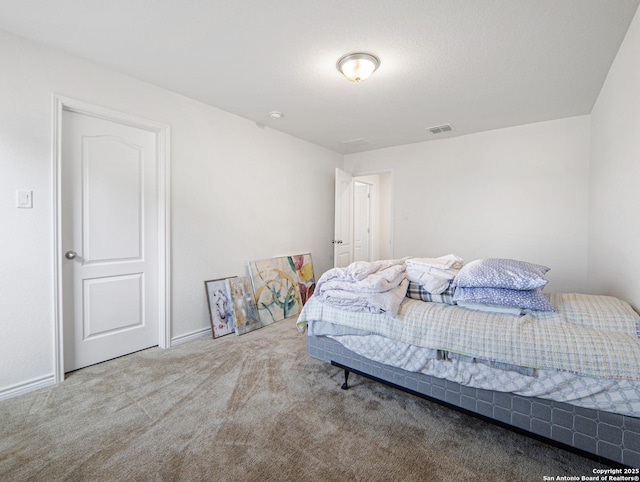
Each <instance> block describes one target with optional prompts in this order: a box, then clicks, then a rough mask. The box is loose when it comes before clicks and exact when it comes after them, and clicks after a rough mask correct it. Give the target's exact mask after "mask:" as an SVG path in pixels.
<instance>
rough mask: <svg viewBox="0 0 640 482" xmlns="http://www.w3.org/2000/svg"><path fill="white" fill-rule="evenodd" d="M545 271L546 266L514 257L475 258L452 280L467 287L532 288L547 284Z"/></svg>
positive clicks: (547, 269)
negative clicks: (517, 259)
mask: <svg viewBox="0 0 640 482" xmlns="http://www.w3.org/2000/svg"><path fill="white" fill-rule="evenodd" d="M547 271H549V268H547V267H546V266H542V265H539V264H533V263H525V262H524V261H516V260H515V259H502V258H489V259H477V260H475V261H471V262H470V263H467V264H466V265H464V266H463V267H462V269H461V270H460V272H459V273H458V274H457V275H456V277H455V279H454V281H453V282H454V284H455V285H456V286H464V287H467V288H505V289H509V290H534V289H537V288H542V287H543V286H544V285H546V284H547V282H548V281H547V279H546V278H545V277H544V275H545V274H546V272H547Z"/></svg>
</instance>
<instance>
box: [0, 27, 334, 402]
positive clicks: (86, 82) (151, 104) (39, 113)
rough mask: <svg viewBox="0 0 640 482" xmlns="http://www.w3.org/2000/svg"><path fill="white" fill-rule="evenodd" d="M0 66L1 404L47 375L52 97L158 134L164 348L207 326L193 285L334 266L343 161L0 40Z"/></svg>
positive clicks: (70, 60) (200, 287) (10, 39)
mask: <svg viewBox="0 0 640 482" xmlns="http://www.w3.org/2000/svg"><path fill="white" fill-rule="evenodd" d="M0 65H2V66H3V69H2V70H3V72H2V75H0V220H1V229H0V330H1V332H0V333H1V335H0V397H1V396H2V394H3V392H4V393H8V392H15V391H16V390H20V389H21V387H23V386H27V385H29V384H30V383H36V382H38V381H46V380H50V379H51V377H52V375H53V371H54V366H53V346H54V339H53V338H54V313H53V279H52V278H53V238H52V229H53V217H52V213H53V206H52V182H53V181H52V154H51V115H52V114H51V110H52V98H51V97H52V93H57V94H61V95H64V96H67V97H72V98H76V99H79V100H83V101H86V102H89V103H94V104H97V105H100V106H104V107H107V108H110V109H114V110H119V111H122V112H126V113H129V114H132V115H135V116H138V117H142V118H147V119H150V120H153V121H156V122H160V123H164V124H168V125H170V127H171V163H172V165H171V180H172V186H171V217H172V222H173V226H172V231H171V238H172V239H171V242H172V253H171V254H172V263H171V269H172V274H173V279H172V288H171V292H172V303H173V305H172V330H171V335H172V337H173V339H174V340H180V339H184V337H185V336H187V337H188V336H189V335H190V334H194V333H196V334H197V333H199V332H202V330H206V329H208V328H209V318H208V314H207V307H206V300H205V294H204V284H203V281H204V280H206V279H212V278H219V277H224V276H231V275H245V274H246V273H247V271H246V264H247V262H248V261H249V260H252V259H261V258H267V257H271V256H275V255H280V254H294V253H302V252H311V253H312V255H313V261H314V264H315V267H316V271H317V272H322V271H324V270H326V269H329V268H330V267H331V266H332V265H333V251H332V245H331V244H330V240H331V238H332V233H333V190H334V184H333V178H334V169H335V167H341V166H342V163H343V156H342V155H339V154H336V153H334V152H332V151H329V150H326V149H323V148H320V147H317V146H314V145H312V144H309V143H307V142H304V141H301V140H299V139H296V138H293V137H290V136H287V135H285V134H282V133H279V132H276V131H274V130H272V129H268V128H261V127H259V126H258V125H256V124H255V123H253V122H250V121H248V120H245V119H242V118H239V117H236V116H233V115H231V114H228V113H226V112H223V111H220V110H218V109H215V108H212V107H209V106H206V105H204V104H201V103H198V102H195V101H193V100H190V99H187V98H185V97H183V96H180V95H177V94H173V93H171V92H168V91H166V90H163V89H160V88H157V87H154V86H152V85H149V84H146V83H144V82H140V81H138V80H135V79H132V78H130V77H127V76H124V75H121V74H119V73H116V72H114V71H110V70H108V69H105V68H103V67H100V66H97V65H95V64H93V63H90V62H86V61H83V60H81V59H78V58H74V57H70V56H67V55H64V54H61V53H59V52H56V51H53V50H50V49H48V48H44V47H41V46H38V45H36V44H33V43H30V42H26V41H24V40H21V39H19V38H17V37H14V36H12V35H8V34H5V33H1V32H0ZM17 189H27V190H33V192H34V198H33V199H34V208H33V209H16V208H15V191H16V190H17Z"/></svg>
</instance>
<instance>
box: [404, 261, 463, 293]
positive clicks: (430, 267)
mask: <svg viewBox="0 0 640 482" xmlns="http://www.w3.org/2000/svg"><path fill="white" fill-rule="evenodd" d="M405 263H406V265H407V269H406V276H407V278H409V281H413V282H414V283H417V284H419V285H421V286H422V287H423V288H424V290H425V291H428V292H429V293H431V294H434V295H439V294H442V293H444V292H445V291H446V290H447V289H448V288H449V285H450V284H451V281H452V280H453V278H455V276H456V275H457V274H458V271H460V268H462V264H463V260H462V258H460V257H459V256H456V255H455V254H448V255H446V256H440V257H439V258H409V259H407V260H406V261H405Z"/></svg>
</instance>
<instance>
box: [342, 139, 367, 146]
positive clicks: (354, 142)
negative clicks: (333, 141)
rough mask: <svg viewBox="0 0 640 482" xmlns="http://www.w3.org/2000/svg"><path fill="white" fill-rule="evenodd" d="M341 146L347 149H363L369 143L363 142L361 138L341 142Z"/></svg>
mask: <svg viewBox="0 0 640 482" xmlns="http://www.w3.org/2000/svg"><path fill="white" fill-rule="evenodd" d="M342 144H343V145H345V146H348V147H363V146H368V145H370V143H369V141H366V140H364V139H363V138H362V137H358V138H357V139H350V140H348V141H342Z"/></svg>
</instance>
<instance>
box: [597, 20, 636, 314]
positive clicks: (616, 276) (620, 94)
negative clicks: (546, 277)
mask: <svg viewBox="0 0 640 482" xmlns="http://www.w3.org/2000/svg"><path fill="white" fill-rule="evenodd" d="M591 135H592V137H591V171H590V184H589V188H590V203H589V287H590V290H591V291H593V292H599V293H605V294H610V295H615V296H618V297H620V298H623V299H625V300H627V301H629V302H630V303H631V304H632V305H633V306H634V308H635V309H636V310H640V221H639V220H640V11H638V12H637V13H636V16H635V18H634V19H633V21H632V22H631V25H630V26H629V30H628V31H627V35H626V37H625V39H624V41H623V43H622V45H621V46H620V50H619V51H618V55H617V56H616V59H615V60H614V62H613V64H612V66H611V69H610V70H609V74H608V76H607V79H606V80H605V83H604V86H603V87H602V90H601V92H600V95H599V97H598V100H597V101H596V104H595V106H594V108H593V111H592V113H591Z"/></svg>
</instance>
